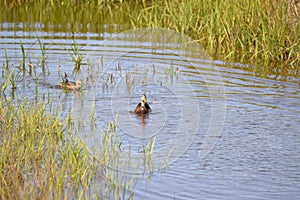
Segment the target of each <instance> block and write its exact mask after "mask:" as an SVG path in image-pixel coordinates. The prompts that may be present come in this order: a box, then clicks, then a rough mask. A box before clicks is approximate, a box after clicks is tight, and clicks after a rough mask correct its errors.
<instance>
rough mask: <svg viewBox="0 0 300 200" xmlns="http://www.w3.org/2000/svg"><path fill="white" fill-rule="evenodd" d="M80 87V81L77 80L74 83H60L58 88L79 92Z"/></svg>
mask: <svg viewBox="0 0 300 200" xmlns="http://www.w3.org/2000/svg"><path fill="white" fill-rule="evenodd" d="M81 85H82V80H81V79H80V78H79V79H77V80H76V81H75V82H73V81H69V80H68V79H65V80H64V81H63V82H62V83H60V87H61V88H62V89H65V90H80V88H81Z"/></svg>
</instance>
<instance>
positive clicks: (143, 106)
mask: <svg viewBox="0 0 300 200" xmlns="http://www.w3.org/2000/svg"><path fill="white" fill-rule="evenodd" d="M134 112H135V113H137V114H145V113H148V112H151V108H150V106H149V105H148V103H147V97H146V95H145V94H143V95H142V98H141V103H139V104H138V105H137V106H136V108H135V109H134Z"/></svg>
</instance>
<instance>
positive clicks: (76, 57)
mask: <svg viewBox="0 0 300 200" xmlns="http://www.w3.org/2000/svg"><path fill="white" fill-rule="evenodd" d="M68 53H69V55H70V56H71V58H72V61H73V62H74V64H75V68H74V70H75V71H78V70H80V66H81V62H82V59H83V55H82V53H81V52H80V49H79V46H78V43H77V42H76V40H74V41H73V46H72V51H69V50H68Z"/></svg>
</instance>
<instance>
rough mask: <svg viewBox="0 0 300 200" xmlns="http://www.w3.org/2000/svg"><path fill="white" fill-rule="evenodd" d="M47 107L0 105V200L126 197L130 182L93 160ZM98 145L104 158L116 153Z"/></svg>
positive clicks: (56, 110) (131, 179) (68, 122)
mask: <svg viewBox="0 0 300 200" xmlns="http://www.w3.org/2000/svg"><path fill="white" fill-rule="evenodd" d="M51 104H52V103H51V102H50V103H48V104H46V103H28V102H27V101H26V99H25V100H24V101H23V102H21V103H16V102H11V101H4V100H2V99H1V100H0V133H1V134H0V152H1V153H0V166H1V168H0V177H1V178H0V199H91V198H92V199H95V198H96V197H101V198H109V197H113V198H116V199H121V198H123V197H124V198H125V197H126V198H127V194H128V193H129V194H128V195H129V197H132V196H133V193H132V192H130V191H129V192H128V191H127V190H128V189H130V188H131V186H132V185H133V183H134V182H135V181H134V180H135V177H133V176H131V177H129V178H126V177H127V176H126V174H123V175H120V174H119V173H118V170H113V169H111V168H108V167H105V166H104V165H103V163H102V162H99V161H97V160H96V159H94V158H93V157H92V156H91V155H90V154H89V152H88V151H87V149H86V148H85V145H83V144H82V143H81V141H80V140H79V138H77V137H76V134H75V133H74V129H73V128H72V120H71V116H69V117H67V118H66V119H65V120H63V119H61V117H60V116H61V109H60V108H54V107H53V106H51ZM111 128H113V127H112V126H109V127H108V129H107V132H106V134H108V135H110V134H111V133H112V132H113V129H111ZM103 145H105V147H107V148H106V149H105V151H106V152H110V151H114V149H116V148H118V147H116V146H115V145H116V143H115V142H113V141H111V140H108V139H107V140H103ZM110 155H111V154H110ZM102 158H103V160H105V159H108V158H107V155H103V157H102ZM101 163H102V164H101ZM121 167H122V166H121V165H120V166H116V169H120V168H121Z"/></svg>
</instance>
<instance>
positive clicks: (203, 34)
mask: <svg viewBox="0 0 300 200" xmlns="http://www.w3.org/2000/svg"><path fill="white" fill-rule="evenodd" d="M298 12H299V5H297V4H295V3H294V1H289V0H287V1H276V0H267V1H260V0H247V1H244V0H224V1H206V0H194V1H168V0H167V1H153V2H152V3H151V5H150V6H149V5H144V6H143V9H142V11H141V12H140V13H139V15H138V17H136V16H134V17H132V18H131V21H132V24H134V25H135V26H136V27H142V26H152V27H166V28H171V29H174V30H177V31H178V32H181V33H184V34H187V35H189V36H191V37H193V38H194V39H195V40H198V41H199V43H200V44H202V45H203V46H205V47H206V49H207V50H208V51H209V52H210V54H211V55H212V56H213V57H214V58H216V59H224V60H226V61H238V62H242V63H247V64H250V66H251V65H255V66H256V71H257V72H258V73H260V74H259V75H267V74H275V75H276V76H286V75H293V76H294V75H296V76H298V75H299V70H300V54H299V52H300V39H299V35H300V24H299V14H298Z"/></svg>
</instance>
